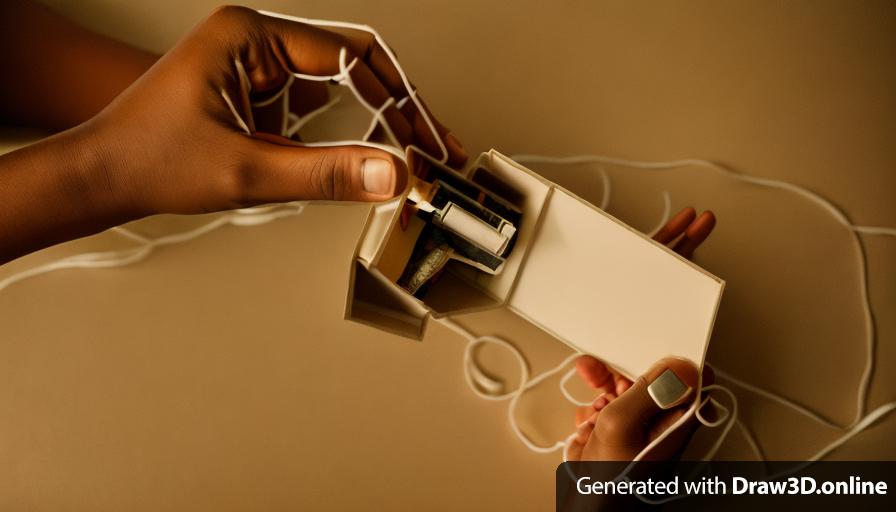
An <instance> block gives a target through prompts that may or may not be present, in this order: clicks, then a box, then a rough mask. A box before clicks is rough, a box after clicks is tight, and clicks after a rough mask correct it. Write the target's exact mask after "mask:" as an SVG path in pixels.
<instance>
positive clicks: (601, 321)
mask: <svg viewBox="0 0 896 512" xmlns="http://www.w3.org/2000/svg"><path fill="white" fill-rule="evenodd" d="M477 168H484V169H485V170H487V171H488V172H490V173H492V174H494V175H495V176H496V177H498V178H499V179H500V180H502V181H504V182H505V183H507V184H508V185H510V186H512V187H513V188H514V189H516V190H517V191H519V192H521V193H522V194H523V196H524V197H523V199H522V201H521V204H519V205H517V206H519V207H520V209H521V210H522V212H523V218H522V222H521V223H520V226H518V229H519V232H518V237H519V238H518V239H517V241H516V245H515V247H514V249H513V251H512V253H511V254H510V256H509V257H508V259H507V261H506V263H505V264H504V266H503V268H502V271H501V272H500V273H499V274H497V275H488V274H485V273H482V272H479V271H476V270H474V269H472V268H469V267H465V266H463V265H461V264H457V265H455V266H450V267H449V268H448V269H447V272H445V274H444V275H443V277H442V279H440V280H439V282H438V283H436V284H435V285H433V286H432V288H431V289H430V291H429V293H428V294H427V295H426V297H425V298H424V299H423V300H419V299H417V298H415V297H413V296H412V295H410V294H409V293H407V292H406V291H405V290H403V289H402V288H400V287H399V286H398V285H396V284H395V282H394V280H395V273H396V268H398V267H403V263H402V261H404V262H406V261H407V260H406V259H404V260H402V259H401V257H398V258H396V257H394V255H395V254H401V255H406V254H409V251H410V249H411V248H410V247H408V242H407V241H406V240H402V239H401V237H399V236H393V233H395V232H396V231H395V229H396V224H397V222H398V217H399V214H400V210H401V206H402V205H403V204H404V197H401V198H398V199H397V200H393V201H389V202H387V203H382V204H377V205H371V207H370V214H369V216H368V219H367V222H366V225H365V227H364V229H363V231H362V234H361V235H360V237H359V240H358V245H357V248H356V253H355V257H354V260H355V264H354V265H353V268H352V272H351V277H350V283H349V288H348V295H347V300H346V307H345V318H346V319H349V320H353V321H356V322H361V323H364V324H369V325H372V326H374V327H377V328H379V329H383V330H386V331H390V332H393V333H396V334H399V335H402V336H406V337H410V338H415V339H422V337H423V335H424V333H425V330H426V327H427V324H428V321H429V319H430V318H433V317H440V316H449V317H450V316H453V315H458V314H461V313H466V312H472V311H479V310H483V309H488V308H497V307H503V308H507V309H509V310H510V311H512V312H514V313H515V314H517V315H519V316H520V317H521V318H522V319H524V320H526V321H528V322H531V323H532V324H534V325H536V326H537V327H539V328H541V329H542V330H544V331H546V332H548V333H550V334H552V335H553V336H555V337H556V338H557V339H559V340H560V341H562V342H564V343H566V344H568V345H569V346H571V347H573V348H576V349H578V350H581V351H582V352H586V353H590V354H593V355H595V356H596V357H598V358H600V359H602V360H603V361H605V362H607V363H608V364H610V365H611V366H613V367H614V368H615V369H616V370H617V371H619V372H621V373H622V374H624V375H626V376H628V377H636V376H638V375H641V374H642V373H643V372H644V371H646V370H647V369H648V368H649V367H650V366H651V365H652V364H653V363H654V362H655V361H656V360H657V359H659V358H661V357H664V356H669V355H672V356H680V357H685V358H687V359H690V360H692V361H694V362H695V363H696V364H697V365H698V366H700V367H702V365H703V360H704V357H705V354H706V349H707V346H708V344H709V337H710V334H711V332H712V326H713V322H714V320H715V316H716V311H717V309H718V305H719V301H720V299H721V295H722V290H723V288H724V285H725V283H724V281H722V280H721V279H719V278H718V277H715V276H714V275H712V274H710V273H709V272H707V271H705V270H703V269H701V268H700V267H698V266H697V265H695V264H694V263H692V262H690V261H688V260H686V259H684V258H682V257H681V256H679V255H677V254H675V253H674V252H673V251H672V250H670V249H669V248H668V247H666V246H664V245H661V244H659V243H656V242H654V241H653V240H651V239H650V238H648V237H647V236H645V235H644V234H642V233H640V232H638V231H637V230H635V229H633V228H631V227H629V226H628V225H626V224H624V223H623V222H621V221H619V220H618V219H616V218H614V217H613V216H611V215H609V214H607V213H606V212H604V211H602V210H600V209H598V208H596V207H595V206H593V205H591V204H590V203H588V202H587V201H584V200H583V199H581V198H579V197H578V196H576V195H574V194H572V193H571V192H569V191H568V190H565V189H563V188H562V187H560V186H558V185H556V184H554V183H552V182H550V181H548V180H546V179H544V178H542V177H541V176H539V175H537V174H535V173H534V172H532V171H530V170H528V169H526V168H525V167H523V166H521V165H519V164H518V163H516V162H514V161H513V160H511V159H509V158H508V157H506V156H504V155H502V154H500V153H498V152H497V151H495V150H492V151H489V152H488V153H483V154H482V155H480V156H479V158H477V159H476V160H475V161H474V162H473V163H472V164H470V165H469V166H468V167H467V170H466V171H465V172H463V173H462V174H469V172H470V171H471V170H473V169H477ZM450 265H454V263H452V264H450ZM387 276H392V277H391V278H390V277H387ZM483 334H489V333H483Z"/></svg>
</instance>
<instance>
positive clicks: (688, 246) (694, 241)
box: [673, 210, 716, 258]
mask: <svg viewBox="0 0 896 512" xmlns="http://www.w3.org/2000/svg"><path fill="white" fill-rule="evenodd" d="M715 227H716V216H715V215H714V214H713V213H712V212H711V211H708V210H707V211H705V212H703V213H701V214H700V216H699V217H697V219H696V220H694V221H693V222H691V223H690V225H689V226H688V227H687V229H686V230H685V232H684V237H683V238H682V239H681V240H679V241H678V243H676V244H675V247H674V248H673V250H674V251H675V252H677V253H678V254H680V255H682V256H684V257H685V258H690V257H691V256H693V255H694V251H695V250H696V249H697V248H698V247H700V244H702V243H703V241H704V240H706V237H708V236H709V234H710V233H712V230H713V228H715Z"/></svg>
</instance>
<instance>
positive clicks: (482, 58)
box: [0, 0, 896, 510]
mask: <svg viewBox="0 0 896 512" xmlns="http://www.w3.org/2000/svg"><path fill="white" fill-rule="evenodd" d="M49 3H51V4H53V5H55V6H58V7H59V8H60V10H62V11H63V12H65V13H67V14H69V15H71V16H72V17H74V18H76V19H77V20H79V21H81V22H82V23H84V24H86V25H88V26H90V27H93V28H95V29H97V30H100V31H102V32H105V33H107V34H111V35H113V36H116V37H120V38H122V39H124V40H127V41H130V42H132V43H135V44H138V45H141V46H144V47H146V48H150V49H153V50H157V51H163V50H164V49H166V48H168V47H169V46H170V45H171V44H173V42H174V41H175V40H176V39H177V38H178V37H179V36H180V35H181V34H183V33H184V32H185V31H186V30H187V29H188V28H189V27H190V26H191V25H192V24H194V23H195V22H196V21H198V20H199V19H200V18H201V17H202V16H203V15H204V14H205V13H206V12H207V11H209V9H210V8H211V7H212V5H213V4H214V2H212V1H196V2H189V1H183V0H181V1H173V0H159V1H140V2H130V1H127V2H126V1H113V0H83V1H74V0H53V1H51V2H49ZM254 5H255V6H257V7H265V8H270V9H274V10H280V11H283V12H291V13H295V14H299V15H303V16H313V17H325V18H335V19H349V20H355V21H364V22H367V23H370V24H372V25H375V26H377V27H378V28H379V29H380V30H381V32H382V33H383V34H384V35H385V36H386V37H387V38H388V39H389V41H390V42H391V44H392V45H393V46H394V47H395V48H396V50H397V51H398V53H399V55H400V56H401V58H402V61H403V63H404V65H405V67H406V69H407V70H408V71H409V73H410V74H411V75H412V76H413V79H414V80H415V81H416V83H417V85H418V86H419V87H420V90H421V91H422V92H424V93H425V95H426V98H427V100H428V101H429V103H430V105H431V107H432V108H433V109H434V110H435V111H436V112H437V113H439V114H440V117H441V118H442V120H443V121H444V122H445V123H446V124H448V125H449V126H451V127H452V128H453V129H454V131H455V132H456V133H457V134H458V135H459V136H460V137H461V138H462V139H463V140H464V141H465V143H466V144H467V146H468V149H470V150H471V152H472V151H474V150H482V149H488V148H489V147H496V148H498V149H500V150H502V151H504V152H507V153H513V152H522V151H525V152H534V153H549V154H558V155H564V154H572V153H586V152H592V153H595V152H596V153H602V154H611V155H616V156H621V157H629V158H638V159H645V160H652V159H663V160H665V159H673V158H679V157H688V156H694V157H703V158H709V159H714V160H718V161H720V162H724V163H726V164H729V165H731V166H732V167H734V168H736V169H737V170H739V171H742V172H744V173H748V174H751V175H756V176H767V177H774V178H779V179H784V180H788V181H791V182H793V183H797V184H801V185H804V186H806V187H808V188H810V189H812V190H815V191H817V192H819V193H821V194H823V195H825V196H826V197H829V198H831V199H832V200H833V201H834V202H835V203H836V204H838V205H839V206H841V207H843V208H844V209H845V211H847V212H848V213H849V215H850V216H851V217H852V218H853V219H854V220H855V221H856V222H857V223H860V224H871V225H888V226H894V225H896V202H894V200H893V199H894V192H893V191H894V190H896V177H894V172H893V171H894V169H896V151H894V149H893V148H894V142H896V140H894V139H896V95H894V94H893V91H894V90H896V72H894V67H893V65H892V63H893V61H894V57H896V6H894V4H892V3H891V2H849V1H842V2H817V1H811V2H809V1H801V2H796V1H794V2H786V3H782V2H759V1H754V2H716V1H688V2H595V1H564V2H544V1H530V0H525V1H517V2H477V1H472V0H470V1H467V0H458V1H455V2H431V3H425V4H424V3H421V2H420V1H399V0H382V1H378V2H364V1H305V2H299V1H271V2H257V3H255V4H254ZM59 85H60V93H63V92H64V88H65V84H59ZM34 136H35V135H34V134H24V135H23V134H21V133H20V132H10V133H4V135H3V138H4V141H5V143H4V144H5V147H6V148H10V147H14V146H15V145H16V144H19V143H22V142H24V141H27V140H32V139H33V137H34ZM539 169H540V170H542V171H543V172H544V174H546V175H547V176H549V177H551V178H553V179H555V180H557V181H558V182H560V183H561V184H564V185H567V186H570V187H571V188H573V189H574V190H577V191H580V192H581V193H582V194H583V195H585V196H586V197H589V198H592V199H594V198H596V197H598V194H599V185H598V184H599V181H598V180H597V178H596V176H595V175H594V174H593V172H591V170H589V169H588V168H585V167H583V168H566V169H551V168H548V167H543V168H539ZM610 173H611V175H612V178H613V184H614V187H613V189H614V193H613V197H612V201H611V205H610V208H609V209H610V211H611V213H614V214H615V215H617V216H619V217H620V218H622V219H624V220H626V221H628V222H629V223H631V224H632V225H634V226H636V227H639V228H642V229H648V228H649V227H652V225H653V224H654V223H655V222H656V220H657V219H658V217H659V214H660V211H661V208H662V199H661V195H660V194H661V191H662V190H663V189H667V190H669V191H670V193H671V194H672V199H673V206H674V207H680V206H683V205H686V204H694V205H697V206H699V207H701V208H712V209H713V210H715V211H716V212H717V214H718V217H719V219H720V223H719V227H718V229H717V232H716V234H714V235H713V237H712V239H711V240H710V242H709V243H708V245H707V246H706V247H705V248H704V249H701V251H700V253H699V255H698V258H697V260H698V262H699V263H700V264H701V265H703V266H705V267H706V268H707V269H708V270H710V271H711V272H713V273H715V274H717V275H719V276H721V277H723V278H724V279H726V280H727V281H728V288H727V289H726V296H725V298H724V301H723V305H722V308H721V312H720V316H719V321H718V325H717V328H716V331H715V335H714V337H713V342H712V345H711V348H710V355H709V360H710V361H711V362H713V363H715V364H717V365H718V366H719V367H721V368H724V369H726V370H728V371H730V372H731V373H734V374H736V375H739V376H741V377H743V378H745V379H746V380H749V381H751V382H755V383H757V384H761V385H763V386H766V387H768V388H769V389H773V390H777V391H779V392H782V393H785V394H787V395H788V396H790V397H793V398H795V399H798V400H800V401H802V402H804V403H806V404H807V405H809V406H811V407H813V408H815V409H817V410H819V411H822V412H823V413H825V414H827V415H830V416H831V417H833V418H835V419H836V420H838V421H841V422H846V421H848V420H850V419H851V418H852V415H853V413H854V410H855V389H856V386H857V383H858V377H859V374H860V371H861V368H862V365H863V363H864V358H865V348H864V345H863V339H864V333H863V328H862V321H861V310H860V303H859V294H858V287H857V279H858V274H857V271H856V264H855V261H854V258H855V254H854V252H853V248H852V245H851V244H850V242H849V235H848V233H847V232H846V231H845V230H844V229H843V228H841V227H840V226H838V225H837V224H836V223H835V222H834V221H833V220H831V219H830V218H829V217H828V216H827V215H826V214H824V213H823V212H822V211H821V210H820V209H819V208H817V207H816V206H813V205H812V204H809V203H807V202H805V201H803V200H801V199H798V198H796V197H795V196H793V195H790V194H787V193H783V192H777V191H769V190H765V189H760V188H756V187H751V186H746V185H743V184H739V183H736V182H733V181H731V180H729V179H725V178H722V177H719V176H717V175H714V174H711V173H707V172H705V171H700V170H696V169H684V170H678V171H673V172H668V173H656V172H644V171H630V170H625V169H610ZM362 216H363V209H362V208H359V207H352V206H345V207H320V206H319V207H312V208H309V209H308V210H307V212H306V214H304V215H303V216H301V217H299V218H295V219H290V220H283V221H278V222H276V223H274V224H270V225H267V226H264V227H259V228H251V229H247V228H227V229H223V230H220V231H218V232H215V233H213V234H210V235H208V236H206V237H204V238H202V239H199V240H196V241H195V242H192V243H190V244H187V245H182V246H177V247H172V248H169V249H164V250H161V251H159V252H158V253H157V254H155V255H154V256H152V257H151V258H150V259H149V260H147V261H145V262H143V263H140V264H138V265H135V266H133V267H129V268H126V269H120V270H102V271H66V272H57V273H54V274H50V275H45V276H42V277H38V278H36V279H33V280H30V281H27V282H24V283H21V284H19V285H16V286H14V287H12V288H10V289H8V290H6V291H4V292H3V293H0V340H2V341H0V509H2V510H25V509H28V510H87V509H89V510H120V509H128V510H159V509H168V510H188V509H189V510H195V509H211V508H214V509H217V510H231V509H234V510H236V509H242V510H245V509H278V510H290V509H313V510H342V509H346V508H349V507H353V506H354V507H364V508H373V509H391V510H402V509H429V510H456V509H473V510H486V509H516V510H548V509H550V508H551V507H552V504H551V503H552V499H553V487H552V486H553V476H552V474H553V470H554V467H555V465H556V464H557V462H558V461H559V456H558V455H548V456H545V455H535V454H532V453H530V452H528V451H527V450H526V449H525V448H524V447H523V446H522V445H521V444H520V443H519V442H518V441H517V440H516V439H515V438H513V437H512V436H511V433H510V430H509V427H508V424H507V421H506V416H505V414H506V409H505V408H506V404H503V403H493V402H486V401H482V400H480V399H478V398H476V397H475V396H474V395H473V394H472V393H471V392H470V391H469V390H468V389H467V388H466V387H465V384H464V382H463V379H462V373H461V357H462V350H463V343H462V341H461V339H460V338H459V337H458V336H456V335H455V334H453V333H451V332H449V331H447V330H446V329H444V328H441V327H439V326H435V327H433V328H432V329H431V332H430V333H429V335H428V336H427V337H426V339H425V340H424V341H423V342H422V343H415V342H409V341H406V340H404V339H400V338H397V337H395V336H391V335H387V334H384V333H381V332H378V331H375V330H373V329H370V328H366V327H362V326H360V325H356V324H352V323H348V322H344V321H341V320H340V318H341V308H342V304H343V300H344V293H345V287H346V284H347V276H348V269H349V263H350V258H351V250H352V248H353V244H354V237H355V236H356V234H357V233H358V231H359V229H360V227H361V222H362V220H363V219H362ZM201 221H202V219H195V218H188V219H183V218H154V219H149V220H146V221H143V222H140V223H138V224H137V225H136V226H135V228H134V229H137V230H139V231H141V232H143V233H147V234H152V235H158V234H161V233H165V232H169V231H174V230H179V229H185V228H186V227H187V226H190V225H195V224H196V223H197V222H201ZM863 239H864V240H865V243H866V246H867V248H868V263H869V268H870V280H871V298H872V303H873V308H874V312H875V316H876V324H877V328H878V331H879V336H878V342H877V349H876V352H877V367H876V372H875V376H874V384H873V387H872V392H871V398H870V404H871V406H876V405H879V404H881V403H883V402H886V401H890V400H894V399H896V396H894V395H893V389H894V384H896V366H894V364H896V358H894V353H896V344H894V341H896V316H894V315H893V312H894V307H896V286H894V285H896V267H894V265H893V262H894V261H896V241H894V240H893V239H892V238H889V239H887V238H882V237H863ZM126 245H127V242H126V241H122V240H120V239H119V238H117V237H116V236H114V235H111V234H102V235H99V236H96V237H93V238H90V239H86V240H81V241H77V242H74V243H71V244H67V245H63V246H59V247H54V248H51V249H49V250H46V251H44V252H42V253H38V254H34V255H31V256H29V257H26V258H23V259H21V260H18V261H15V262H13V263H10V264H8V265H6V266H4V267H2V268H0V275H8V274H9V273H12V272H14V271H16V270H19V269H23V268H27V267H30V266H32V265H35V264H37V263H39V262H41V261H46V260H49V259H52V258H55V257H58V256H60V255H64V254H72V253H75V252H80V251H84V250H88V249H89V250H96V249H99V248H109V247H123V246H126ZM463 320H464V322H465V323H466V324H468V325H470V326H471V327H473V328H474V329H475V330H476V331H477V332H480V333H483V334H485V333H497V334H502V335H505V336H507V337H509V338H511V339H514V340H517V341H518V342H519V343H520V345H521V346H522V347H523V348H524V350H525V352H526V354H527V356H528V357H529V358H530V360H531V361H532V366H533V370H534V371H536V372H537V371H541V370H544V369H546V368H549V367H551V366H553V365H554V364H556V362H558V361H559V360H561V358H562V357H564V356H565V354H567V353H568V351H567V349H565V348H564V347H563V346H561V345H560V344H559V343H558V342H557V341H555V340H553V339H551V338H549V337H547V336H545V335H543V334H541V333H539V332H535V331H534V330H533V329H532V328H531V327H527V326H525V325H522V324H521V323H520V322H518V321H517V320H516V319H514V318H513V317H512V316H510V315H508V314H506V313H486V314H477V315H473V316H471V317H467V318H464V319H463ZM482 356H483V357H482V359H483V362H484V363H485V364H486V365H487V366H489V367H490V368H494V372H495V373H496V374H498V375H503V376H505V377H507V378H508V379H511V382H512V381H513V380H512V379H515V378H516V374H515V373H514V370H513V366H512V362H511V361H510V360H509V359H507V358H506V357H505V355H504V354H501V353H500V352H498V351H497V350H485V351H483V354H482ZM735 390H736V391H738V396H739V397H740V398H741V412H742V416H743V419H744V421H745V423H746V424H747V425H749V426H750V428H751V429H753V430H754V431H755V433H756V434H757V436H758V438H759V440H760V442H761V444H762V446H763V448H764V449H765V450H766V452H767V454H768V455H769V456H770V457H774V458H781V459H786V458H800V457H805V456H808V455H809V454H811V453H814V451H816V450H817V449H819V448H820V447H821V446H823V445H824V444H826V442H828V441H830V440H831V439H833V438H834V437H836V435H837V433H836V432H834V431H831V430H828V429H825V428H823V427H820V426H817V425H814V424H812V423H811V422H809V421H807V420H805V419H802V418H801V417H799V416H797V415H795V414H794V413H793V412H791V411H788V410H786V409H782V408H781V407H779V406H776V405H773V404H771V403H769V402H768V401H766V400H763V399H757V398H756V397H754V396H752V395H750V394H748V393H745V392H742V391H740V390H737V389H735ZM519 413H520V414H519V416H520V418H521V419H522V422H523V424H524V426H525V427H526V429H527V431H528V432H530V433H531V435H532V436H533V437H534V438H536V439H537V440H539V441H542V442H552V441H554V440H555V439H557V438H559V437H560V436H561V435H563V434H565V433H566V432H567V431H568V430H569V428H570V426H571V423H572V422H571V417H570V415H571V408H570V407H569V406H567V405H565V404H564V403H563V402H562V399H561V397H560V395H559V393H558V392H557V391H556V388H555V387H554V386H553V382H552V383H550V384H549V385H546V386H545V387H544V388H540V389H539V390H538V391H537V392H535V393H533V394H532V396H530V397H527V398H526V399H525V400H524V402H523V403H522V404H521V406H520V410H519ZM894 439H896V421H894V419H893V418H888V419H886V420H884V421H881V422H880V423H879V424H877V425H875V426H874V427H872V428H871V429H869V430H868V431H867V432H865V433H863V434H861V435H859V436H858V437H856V438H855V439H853V440H852V441H850V442H849V443H848V444H847V445H846V446H844V447H843V448H841V449H840V450H838V451H837V452H835V453H834V455H833V457H834V458H840V459H850V458H896V443H894V441H893V440H894ZM722 455H723V456H724V457H750V456H751V455H750V452H749V450H748V449H747V447H746V445H745V444H744V442H743V438H741V437H740V436H739V435H738V433H737V432H736V431H735V432H734V433H732V436H731V439H730V440H729V442H728V443H726V445H725V446H724V448H723V451H722Z"/></svg>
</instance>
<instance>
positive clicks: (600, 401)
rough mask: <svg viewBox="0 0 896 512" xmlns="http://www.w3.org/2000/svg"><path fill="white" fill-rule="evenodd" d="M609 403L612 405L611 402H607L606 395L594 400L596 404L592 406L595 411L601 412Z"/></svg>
mask: <svg viewBox="0 0 896 512" xmlns="http://www.w3.org/2000/svg"><path fill="white" fill-rule="evenodd" d="M608 403H610V402H609V401H608V400H607V397H605V396H604V395H601V396H599V397H597V398H595V399H594V403H592V404H591V406H592V407H594V409H596V410H598V411H599V410H601V409H603V408H604V407H606V406H607V404H608Z"/></svg>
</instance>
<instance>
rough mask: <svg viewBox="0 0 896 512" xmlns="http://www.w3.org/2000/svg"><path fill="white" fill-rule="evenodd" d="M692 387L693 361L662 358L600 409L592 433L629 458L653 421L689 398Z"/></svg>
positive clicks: (642, 442) (643, 443) (644, 442)
mask: <svg viewBox="0 0 896 512" xmlns="http://www.w3.org/2000/svg"><path fill="white" fill-rule="evenodd" d="M696 388H697V368H696V367H695V366H694V365H693V363H691V362H690V361H687V360H684V359H677V358H671V357H669V358H665V359H662V360H660V361H659V362H657V363H656V364H655V365H653V366H652V367H651V368H650V370H648V371H647V373H645V374H644V375H642V376H641V377H639V378H638V379H637V380H636V381H635V383H634V384H632V386H631V388H629V389H628V390H627V391H626V392H624V393H622V394H621V395H620V396H619V397H618V398H616V399H615V400H613V401H612V402H610V403H609V404H608V405H607V406H606V407H605V408H604V409H603V410H602V411H601V413H600V415H599V417H598V421H597V424H596V425H595V429H594V433H595V435H596V437H597V439H599V440H600V443H601V444H603V445H605V447H607V448H610V449H611V451H623V452H626V454H625V455H624V457H629V460H631V459H630V457H632V456H634V455H635V454H637V453H638V452H640V451H641V450H642V449H643V448H644V446H646V445H647V437H648V432H649V430H650V427H651V425H652V424H653V423H654V422H655V420H657V419H660V417H661V416H662V415H663V414H666V413H665V412H664V411H666V410H667V409H671V408H672V407H675V406H677V405H681V404H683V403H685V402H687V401H688V400H689V399H690V398H693V395H694V389H696ZM670 414H671V413H670ZM628 452H632V453H630V454H629V453H628Z"/></svg>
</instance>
